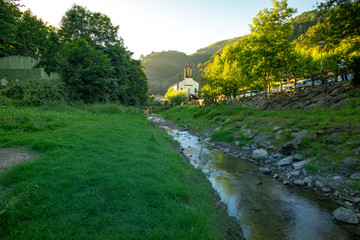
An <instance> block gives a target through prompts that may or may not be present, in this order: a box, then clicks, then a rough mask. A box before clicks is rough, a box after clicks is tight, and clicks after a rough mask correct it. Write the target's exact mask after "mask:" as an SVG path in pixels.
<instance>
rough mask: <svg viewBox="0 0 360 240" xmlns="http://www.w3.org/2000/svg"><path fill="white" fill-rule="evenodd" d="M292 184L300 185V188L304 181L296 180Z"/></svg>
mask: <svg viewBox="0 0 360 240" xmlns="http://www.w3.org/2000/svg"><path fill="white" fill-rule="evenodd" d="M294 184H295V185H300V186H302V185H304V181H302V180H300V179H298V180H295V181H294Z"/></svg>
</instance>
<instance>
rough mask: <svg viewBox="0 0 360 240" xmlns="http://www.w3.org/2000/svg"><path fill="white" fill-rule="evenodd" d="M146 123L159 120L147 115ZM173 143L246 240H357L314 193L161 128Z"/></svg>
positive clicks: (187, 135) (180, 132)
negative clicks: (198, 171) (203, 177)
mask: <svg viewBox="0 0 360 240" xmlns="http://www.w3.org/2000/svg"><path fill="white" fill-rule="evenodd" d="M148 118H149V120H150V121H153V122H161V121H163V119H162V118H160V117H157V116H152V115H150V116H149V117H148ZM160 127H161V128H164V129H165V130H166V131H167V133H168V134H169V135H171V136H172V137H173V138H174V139H175V140H177V141H178V142H179V143H180V145H181V148H182V149H183V154H184V155H185V156H186V157H187V159H188V160H189V162H190V163H191V164H192V165H193V166H194V167H195V168H198V169H201V171H202V172H203V173H204V174H205V175H206V177H207V178H208V180H209V181H210V182H211V184H212V186H213V188H214V189H215V190H216V191H217V192H218V194H219V195H220V197H221V200H222V201H223V202H224V203H225V204H226V205H227V207H228V213H229V215H230V216H234V217H235V218H236V219H238V220H239V223H240V225H241V226H242V230H243V233H244V237H245V238H246V239H249V240H258V239H261V240H264V239H266V240H281V239H294V240H295V239H296V240H298V239H299V240H322V239H323V240H332V239H334V240H348V239H356V237H353V236H352V234H351V233H349V231H347V230H346V229H345V227H350V228H351V226H346V225H345V224H344V225H340V224H338V223H337V222H336V221H335V220H334V218H333V217H332V214H331V213H332V211H333V210H335V209H336V208H337V207H338V205H337V204H336V202H334V201H331V200H329V199H326V198H324V197H322V196H320V195H318V194H316V193H314V192H311V191H308V190H304V189H301V188H298V187H291V186H284V185H283V184H281V183H280V182H278V181H276V180H275V179H273V178H272V177H271V176H268V175H264V174H262V173H261V172H260V171H259V170H258V168H257V167H256V166H255V165H254V164H253V163H252V162H250V161H248V160H244V159H241V158H235V157H230V156H227V155H225V154H224V153H223V152H222V151H221V150H218V149H216V148H214V147H212V146H211V144H210V143H209V142H207V141H206V140H201V139H199V138H198V137H197V136H194V135H192V134H191V133H189V132H188V131H184V130H179V129H177V128H176V127H170V126H166V125H163V124H161V126H160Z"/></svg>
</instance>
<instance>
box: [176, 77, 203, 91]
mask: <svg viewBox="0 0 360 240" xmlns="http://www.w3.org/2000/svg"><path fill="white" fill-rule="evenodd" d="M178 86H179V89H178V90H184V89H187V90H188V92H187V93H188V94H198V91H199V83H198V82H196V81H194V79H192V78H185V79H184V80H182V81H181V82H179V83H178Z"/></svg>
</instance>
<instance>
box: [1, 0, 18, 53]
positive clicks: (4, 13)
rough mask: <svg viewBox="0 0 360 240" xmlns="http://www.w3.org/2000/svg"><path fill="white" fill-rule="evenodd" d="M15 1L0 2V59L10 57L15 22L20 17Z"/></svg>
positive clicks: (13, 41) (16, 27) (4, 0)
mask: <svg viewBox="0 0 360 240" xmlns="http://www.w3.org/2000/svg"><path fill="white" fill-rule="evenodd" d="M16 2H17V1H12V0H0V33H1V34H0V57H4V56H7V55H10V50H12V49H14V48H15V46H16V44H17V42H16V33H17V29H18V25H17V22H18V20H19V18H20V16H21V12H20V10H19V8H18V4H17V3H16Z"/></svg>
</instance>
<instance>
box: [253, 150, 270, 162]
mask: <svg viewBox="0 0 360 240" xmlns="http://www.w3.org/2000/svg"><path fill="white" fill-rule="evenodd" d="M268 157H269V155H268V152H267V151H266V150H265V149H263V148H259V149H256V150H255V151H254V152H253V154H252V155H251V158H252V159H255V160H265V159H268Z"/></svg>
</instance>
